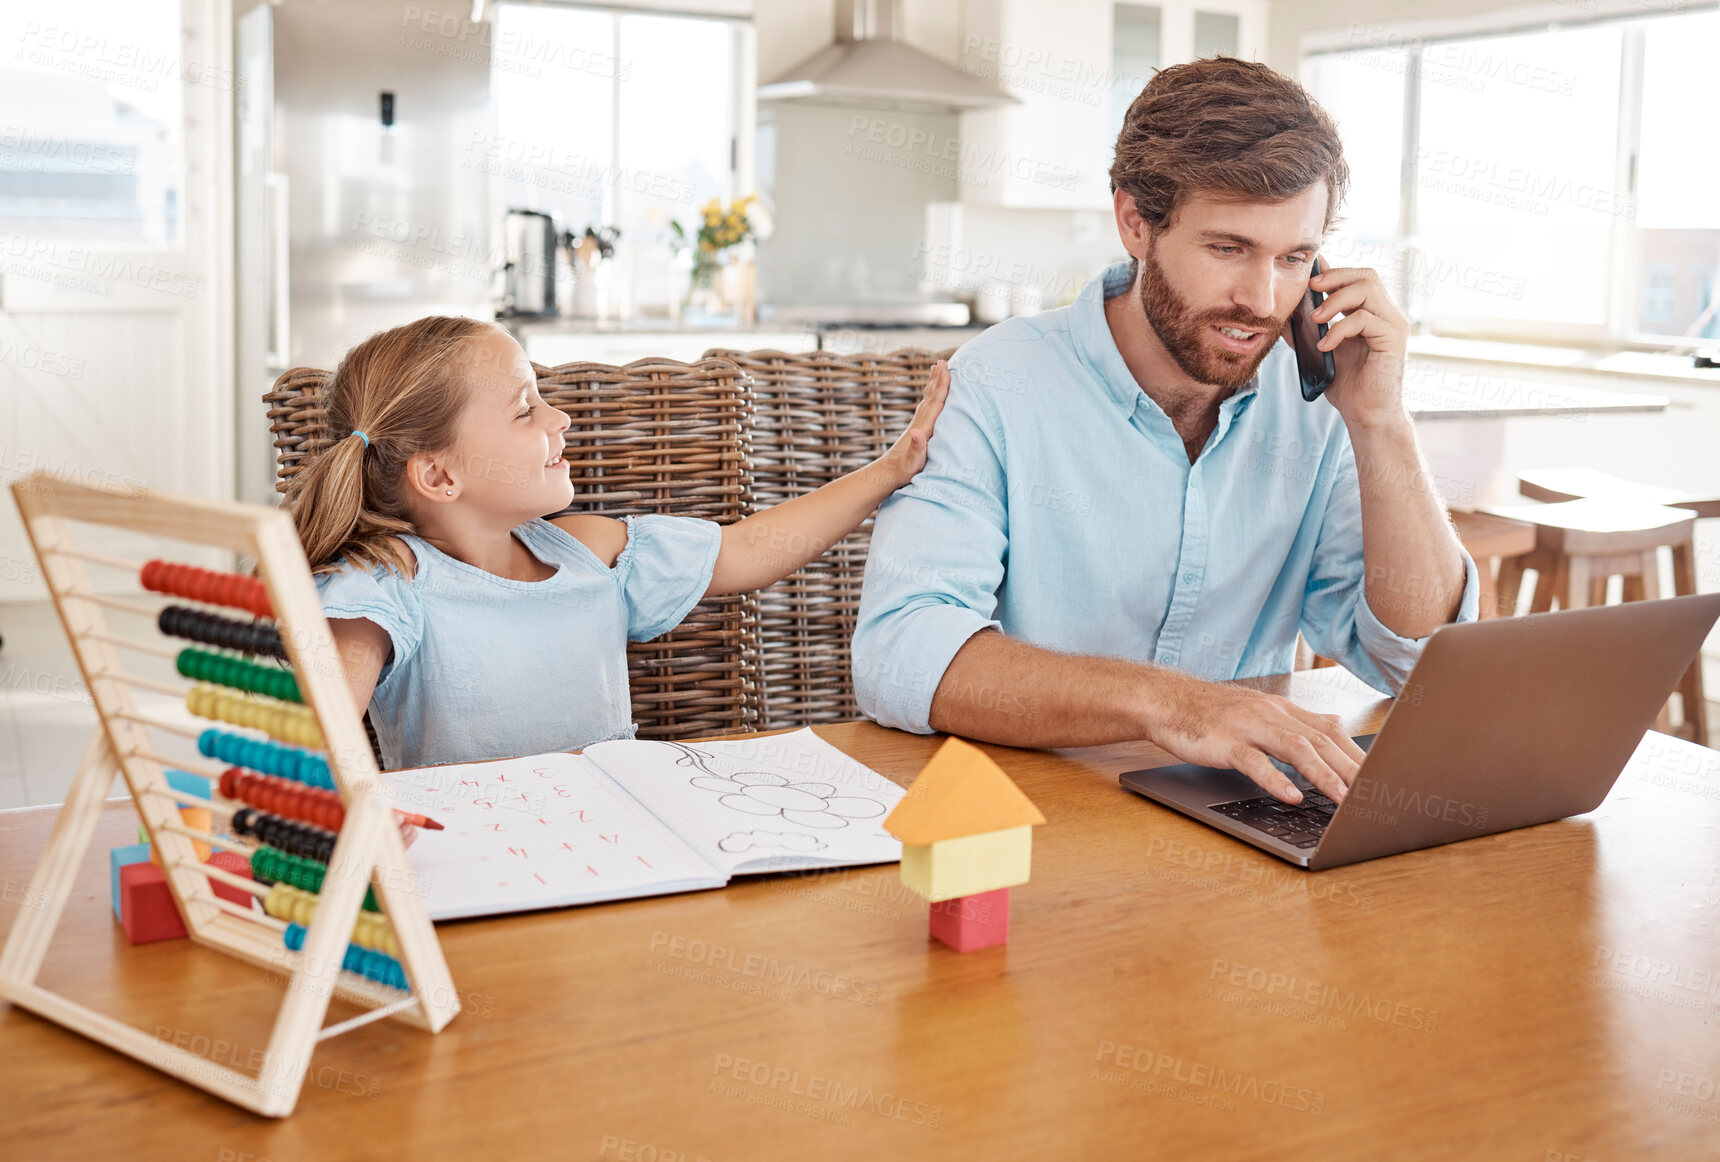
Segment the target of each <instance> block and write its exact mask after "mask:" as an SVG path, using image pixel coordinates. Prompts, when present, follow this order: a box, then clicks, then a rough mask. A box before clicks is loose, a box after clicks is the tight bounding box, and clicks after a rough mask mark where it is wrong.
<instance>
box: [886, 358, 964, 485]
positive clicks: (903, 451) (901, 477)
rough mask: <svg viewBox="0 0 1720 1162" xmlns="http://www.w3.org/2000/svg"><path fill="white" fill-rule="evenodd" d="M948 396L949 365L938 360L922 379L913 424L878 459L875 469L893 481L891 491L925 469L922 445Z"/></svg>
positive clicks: (929, 434) (923, 446) (930, 433)
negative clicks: (928, 377) (878, 468)
mask: <svg viewBox="0 0 1720 1162" xmlns="http://www.w3.org/2000/svg"><path fill="white" fill-rule="evenodd" d="M949 394H950V365H949V364H948V363H945V362H944V361H943V360H942V359H940V360H938V361H937V362H936V363H934V364H932V375H931V378H930V379H928V380H926V391H925V394H924V395H922V396H921V397H920V405H919V406H918V407H916V408H915V409H914V422H913V423H911V424H909V425H908V430H907V431H905V432H903V433H902V434H901V436H900V437H899V438H898V439H897V440H896V442H895V443H894V444H891V445H890V450H889V451H888V452H885V453H884V454H883V455H882V456H880V457H878V466H879V467H881V468H883V469H885V470H886V471H887V472H888V473H889V478H890V479H891V480H893V481H894V484H892V485H891V487H892V489H895V488H900V487H902V486H903V485H904V484H906V483H908V481H910V480H912V479H913V478H914V475H915V474H916V473H917V472H919V470H920V469H922V468H924V467H925V466H926V445H927V444H929V443H930V442H931V439H932V427H933V426H934V425H935V424H936V423H937V422H938V413H939V412H941V411H943V410H944V400H945V399H947V398H949Z"/></svg>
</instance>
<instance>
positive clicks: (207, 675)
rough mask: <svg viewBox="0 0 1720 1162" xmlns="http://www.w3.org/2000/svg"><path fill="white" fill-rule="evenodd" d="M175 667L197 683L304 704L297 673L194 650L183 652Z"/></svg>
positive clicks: (180, 653) (176, 660) (180, 652)
mask: <svg viewBox="0 0 1720 1162" xmlns="http://www.w3.org/2000/svg"><path fill="white" fill-rule="evenodd" d="M174 665H175V668H177V669H178V670H179V672H180V673H181V674H183V675H185V676H186V677H187V678H191V679H193V680H195V681H201V682H215V683H217V684H219V685H222V686H231V687H233V688H234V689H236V690H245V691H248V692H249V693H252V694H266V695H268V696H269V697H270V698H279V699H280V700H281V701H283V702H303V701H304V699H303V698H301V697H300V696H299V683H298V680H297V679H295V678H294V677H293V672H292V671H291V670H283V669H281V668H279V667H278V666H259V665H258V664H257V663H256V662H247V661H246V660H245V659H243V658H230V657H227V656H225V655H224V654H212V653H209V652H208V651H207V650H193V649H184V650H180V651H179V657H178V658H177V659H175V662H174Z"/></svg>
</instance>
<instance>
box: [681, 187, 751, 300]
mask: <svg viewBox="0 0 1720 1162" xmlns="http://www.w3.org/2000/svg"><path fill="white" fill-rule="evenodd" d="M672 229H673V231H674V233H675V235H676V237H677V238H678V239H680V240H681V241H682V243H683V244H687V243H689V242H690V244H691V248H692V251H693V271H692V285H691V286H690V287H689V288H688V292H687V306H688V307H689V308H691V307H694V306H695V305H699V306H704V307H705V308H706V309H707V311H708V313H710V314H713V315H724V314H731V315H733V316H734V319H735V322H737V323H738V324H740V325H742V326H751V325H752V323H753V322H754V320H755V318H756V312H757V297H758V296H757V287H758V265H757V263H756V262H755V261H754V259H753V243H754V242H755V241H763V240H764V239H766V238H768V237H770V230H771V224H770V217H769V215H768V214H767V213H766V211H765V209H764V206H763V204H762V203H761V202H760V201H759V198H758V195H757V194H748V195H747V196H746V197H744V198H740V199H737V200H736V201H734V202H731V203H730V204H729V205H728V206H724V205H723V203H722V200H721V199H720V198H712V199H711V200H710V201H708V202H706V203H705V204H704V206H703V207H702V208H701V209H700V223H699V228H698V230H697V231H696V232H694V233H693V234H692V236H691V239H689V237H688V232H687V230H686V228H685V227H683V226H682V225H681V224H680V223H679V222H675V223H673V224H672Z"/></svg>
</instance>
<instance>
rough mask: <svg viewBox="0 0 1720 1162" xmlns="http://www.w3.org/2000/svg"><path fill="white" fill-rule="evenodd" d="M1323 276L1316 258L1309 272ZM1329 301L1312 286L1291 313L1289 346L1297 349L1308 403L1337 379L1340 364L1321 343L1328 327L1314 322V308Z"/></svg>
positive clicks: (1300, 375) (1297, 362)
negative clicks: (1321, 346) (1322, 347)
mask: <svg viewBox="0 0 1720 1162" xmlns="http://www.w3.org/2000/svg"><path fill="white" fill-rule="evenodd" d="M1319 273H1320V260H1319V259H1318V258H1316V259H1315V260H1314V263H1313V268H1312V269H1311V270H1310V271H1309V272H1308V277H1309V278H1310V279H1312V278H1313V277H1314V276H1315V275H1317V274H1319ZM1325 301H1326V296H1325V295H1323V294H1321V293H1320V292H1319V291H1317V290H1315V289H1314V288H1313V287H1309V288H1308V291H1307V293H1306V294H1304V295H1303V296H1302V301H1301V302H1299V303H1297V304H1296V309H1295V310H1294V311H1291V312H1290V345H1291V346H1292V347H1294V348H1296V372H1297V374H1298V376H1299V377H1300V378H1301V380H1302V398H1303V399H1305V400H1307V401H1308V402H1309V403H1313V402H1314V401H1315V400H1317V399H1319V398H1320V396H1321V395H1322V394H1324V392H1325V390H1326V389H1327V388H1328V387H1331V386H1332V380H1333V379H1334V378H1336V377H1337V374H1338V365H1337V363H1336V362H1334V361H1333V359H1332V353H1331V352H1330V351H1322V350H1320V348H1319V346H1318V344H1319V342H1320V340H1321V339H1324V338H1325V337H1326V324H1324V323H1316V322H1315V321H1314V308H1315V307H1317V306H1319V305H1320V304H1321V303H1323V302H1325Z"/></svg>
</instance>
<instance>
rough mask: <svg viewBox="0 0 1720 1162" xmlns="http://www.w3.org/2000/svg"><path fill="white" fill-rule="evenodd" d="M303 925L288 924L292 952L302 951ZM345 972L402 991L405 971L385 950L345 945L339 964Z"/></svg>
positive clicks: (288, 945)
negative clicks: (379, 950) (377, 950)
mask: <svg viewBox="0 0 1720 1162" xmlns="http://www.w3.org/2000/svg"><path fill="white" fill-rule="evenodd" d="M305 936H306V931H305V926H304V925H303V924H288V925H287V931H286V934H285V937H284V938H285V940H286V944H287V947H288V948H290V949H292V950H293V951H294V952H299V951H302V950H303V948H304V946H305ZM340 966H341V967H342V968H344V969H345V970H346V971H347V972H354V973H357V974H358V975H359V976H367V977H369V978H370V979H371V980H373V981H376V982H377V983H378V984H385V985H387V986H388V987H389V988H397V989H401V990H402V991H404V990H405V989H406V988H407V987H408V985H407V983H406V971H405V970H404V969H402V968H401V967H400V962H399V961H398V960H396V959H394V958H393V957H392V956H389V955H388V954H387V953H385V952H376V951H374V950H372V949H369V948H361V947H360V946H359V945H357V944H348V945H347V946H346V956H345V957H344V958H342V960H341V965H340Z"/></svg>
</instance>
